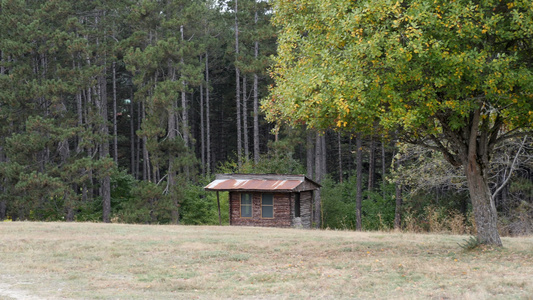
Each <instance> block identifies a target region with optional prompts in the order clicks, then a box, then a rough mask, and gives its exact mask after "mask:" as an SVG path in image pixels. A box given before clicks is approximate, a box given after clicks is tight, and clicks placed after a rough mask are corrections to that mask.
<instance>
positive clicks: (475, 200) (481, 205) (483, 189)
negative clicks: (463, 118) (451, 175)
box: [465, 155, 502, 246]
mask: <svg viewBox="0 0 533 300" xmlns="http://www.w3.org/2000/svg"><path fill="white" fill-rule="evenodd" d="M465 175H466V180H467V182H468V190H469V192H470V199H471V201H472V209H473V211H474V218H475V221H476V228H477V237H478V239H479V241H480V242H482V243H484V244H490V245H495V246H502V241H501V239H500V235H499V234H498V227H497V225H498V222H497V218H498V215H497V212H496V207H495V205H494V202H493V200H492V195H491V191H490V189H489V186H488V182H487V178H486V176H485V170H484V169H483V168H482V166H481V164H479V162H478V161H477V160H476V156H475V155H470V157H469V159H468V164H467V165H466V166H465Z"/></svg>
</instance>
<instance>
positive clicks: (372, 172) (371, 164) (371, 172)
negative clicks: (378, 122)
mask: <svg viewBox="0 0 533 300" xmlns="http://www.w3.org/2000/svg"><path fill="white" fill-rule="evenodd" d="M369 151H370V153H369V155H368V190H369V191H373V190H374V178H375V176H376V142H375V141H374V137H373V136H372V137H370V150H369Z"/></svg>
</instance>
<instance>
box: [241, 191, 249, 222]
mask: <svg viewBox="0 0 533 300" xmlns="http://www.w3.org/2000/svg"><path fill="white" fill-rule="evenodd" d="M251 217H252V194H241V218H251Z"/></svg>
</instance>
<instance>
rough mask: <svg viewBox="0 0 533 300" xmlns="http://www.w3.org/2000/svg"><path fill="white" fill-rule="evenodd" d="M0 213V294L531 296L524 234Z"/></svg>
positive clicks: (532, 257)
mask: <svg viewBox="0 0 533 300" xmlns="http://www.w3.org/2000/svg"><path fill="white" fill-rule="evenodd" d="M467 238H468V237H467V236H455V235H429V234H406V233H385V232H361V233H360V232H350V231H330V230H325V231H324V230H298V229H277V228H255V227H229V226H224V227H217V226H171V225H165V226H153V225H152V226H149V225H125V224H98V223H30V222H3V223H0V299H458V298H459V299H533V237H527V238H504V239H503V243H504V248H503V249H496V250H494V249H486V248H485V249H479V250H475V251H470V252H468V251H464V250H463V249H462V248H461V247H460V246H459V245H458V243H461V244H462V243H464V241H465V240H466V239H467Z"/></svg>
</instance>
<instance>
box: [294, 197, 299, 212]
mask: <svg viewBox="0 0 533 300" xmlns="http://www.w3.org/2000/svg"><path fill="white" fill-rule="evenodd" d="M294 217H295V218H299V217H300V193H296V194H294Z"/></svg>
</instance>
